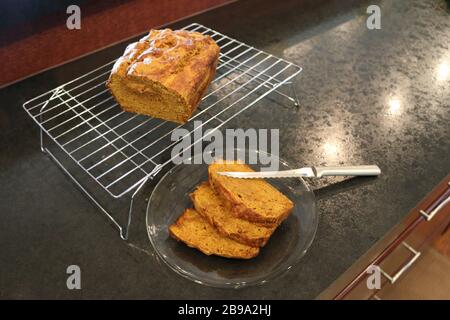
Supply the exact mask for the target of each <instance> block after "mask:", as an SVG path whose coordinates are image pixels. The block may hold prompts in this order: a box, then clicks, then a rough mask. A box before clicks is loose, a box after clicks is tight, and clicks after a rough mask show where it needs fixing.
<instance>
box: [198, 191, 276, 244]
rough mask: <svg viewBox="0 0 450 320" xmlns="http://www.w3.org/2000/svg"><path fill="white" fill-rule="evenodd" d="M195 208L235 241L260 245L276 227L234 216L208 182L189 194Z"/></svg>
mask: <svg viewBox="0 0 450 320" xmlns="http://www.w3.org/2000/svg"><path fill="white" fill-rule="evenodd" d="M191 199H192V202H193V203H194V207H195V210H197V212H198V213H199V214H200V215H201V216H202V217H203V218H205V219H206V220H207V221H208V222H209V223H210V224H211V225H213V226H214V227H215V228H216V229H217V231H219V233H220V234H222V235H223V236H226V237H229V238H231V239H233V240H236V241H237V242H240V243H243V244H246V245H249V246H253V247H262V246H264V245H265V244H266V243H267V240H269V238H270V236H271V235H272V233H273V232H274V231H275V229H276V227H264V226H260V225H256V224H254V223H252V222H250V221H247V220H244V219H240V218H237V217H235V216H234V215H233V214H232V213H231V211H230V209H229V208H228V207H227V206H226V205H225V204H224V203H223V200H222V199H221V198H220V197H219V196H218V195H217V194H216V193H215V192H214V190H213V189H212V188H211V187H210V185H209V183H208V182H204V183H202V184H200V185H199V186H198V187H197V189H196V190H195V191H194V192H193V193H192V194H191Z"/></svg>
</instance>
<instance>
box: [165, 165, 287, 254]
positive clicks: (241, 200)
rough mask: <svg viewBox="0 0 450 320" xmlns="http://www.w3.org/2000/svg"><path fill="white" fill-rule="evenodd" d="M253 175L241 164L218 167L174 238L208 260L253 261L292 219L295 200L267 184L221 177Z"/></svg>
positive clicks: (176, 225) (174, 226) (202, 186)
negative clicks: (232, 173)
mask: <svg viewBox="0 0 450 320" xmlns="http://www.w3.org/2000/svg"><path fill="white" fill-rule="evenodd" d="M225 171H253V170H252V169H251V168H250V167H249V166H247V165H245V164H242V163H238V162H215V163H213V164H211V165H210V166H209V168H208V176H209V178H208V181H205V182H202V183H201V184H200V185H198V186H197V188H196V190H195V191H194V192H193V193H192V194H191V199H192V202H193V204H194V208H193V209H192V208H189V209H186V210H185V211H184V212H183V214H181V216H180V217H179V218H178V219H177V221H176V222H175V223H174V224H172V225H171V226H170V227H169V233H170V235H171V236H172V237H173V238H175V239H177V240H179V241H182V242H184V243H186V244H187V245H188V246H190V247H193V248H196V249H198V250H200V251H201V252H203V253H205V254H207V255H218V256H222V257H227V258H236V259H250V258H253V257H255V256H257V255H258V254H259V251H260V248H261V247H263V246H264V245H265V244H266V243H267V241H268V240H269V238H270V236H271V235H272V233H273V232H274V231H275V229H276V228H277V227H278V226H279V225H280V223H281V222H282V221H283V220H284V219H286V218H287V216H288V215H289V214H290V213H291V211H292V208H293V207H294V205H293V203H292V201H291V200H289V199H288V198H287V197H286V196H285V195H284V194H282V193H281V192H280V191H278V190H277V189H276V188H275V187H273V186H272V185H271V184H269V183H268V182H266V181H265V180H263V179H236V178H231V177H226V176H223V175H220V174H218V172H225Z"/></svg>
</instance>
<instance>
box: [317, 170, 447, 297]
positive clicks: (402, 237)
mask: <svg viewBox="0 0 450 320" xmlns="http://www.w3.org/2000/svg"><path fill="white" fill-rule="evenodd" d="M449 197H450V175H448V176H447V177H446V178H445V179H444V180H443V181H442V182H441V183H440V184H439V185H438V186H437V187H436V188H435V189H433V191H432V192H430V193H429V194H428V195H427V196H426V197H425V198H424V199H423V200H422V201H421V202H420V203H419V204H418V205H417V206H416V207H415V208H414V209H413V210H411V212H410V213H409V214H408V215H407V217H406V218H405V219H404V220H403V221H402V222H401V223H399V224H398V225H397V226H395V227H394V228H393V229H392V230H391V231H390V232H389V233H388V234H387V235H386V236H385V237H383V238H382V239H381V240H380V241H378V242H377V243H376V244H375V245H374V246H373V247H372V248H371V249H369V251H368V252H367V253H366V254H365V255H364V256H363V257H361V258H360V259H359V260H358V261H357V262H356V263H355V264H354V265H352V266H351V267H350V268H349V269H348V270H347V271H346V272H345V273H344V274H343V275H342V276H341V277H339V278H338V279H337V280H336V281H335V282H334V283H333V284H332V285H331V286H330V287H329V288H327V289H326V290H325V291H324V292H323V293H322V294H321V295H319V297H318V299H338V300H339V299H382V298H383V297H384V298H386V299H387V298H392V299H394V298H395V296H397V295H398V293H399V292H400V291H401V290H400V289H401V287H399V288H400V289H399V290H397V291H395V292H396V293H395V294H394V289H393V288H395V286H396V284H398V283H400V282H401V283H402V285H404V283H407V281H406V280H402V279H404V278H405V277H406V275H407V274H409V273H410V272H411V270H412V269H414V268H415V266H417V264H418V263H420V267H419V270H426V269H427V268H426V266H427V263H428V264H430V263H431V264H433V266H434V267H435V269H434V271H433V272H438V270H441V269H442V268H443V267H444V265H442V263H441V262H442V261H445V260H446V259H439V258H436V257H435V256H436V255H435V254H434V253H429V250H430V243H432V242H433V241H434V240H435V239H436V238H438V237H439V236H441V235H443V233H444V231H445V230H446V229H448V225H449V223H450V200H449V199H450V198H449ZM425 253H426V254H425ZM425 257H426V258H427V260H425ZM430 259H431V260H430ZM436 259H438V260H439V263H438V262H436V261H437V260H436ZM424 260H425V262H424ZM440 260H442V261H440ZM427 261H428V262H427ZM430 261H431V262H430ZM424 263H425V264H424ZM444 263H445V262H444ZM445 267H447V266H445ZM374 270H375V271H374ZM371 272H372V274H373V273H376V272H378V274H380V275H381V277H379V283H374V282H373V279H374V278H373V277H371V275H372V274H371ZM421 272H423V271H421ZM447 273H448V272H447ZM414 278H416V279H417V278H418V274H416V276H415V277H414ZM447 278H448V277H447ZM406 286H407V284H406ZM398 298H401V297H398ZM405 298H406V297H405Z"/></svg>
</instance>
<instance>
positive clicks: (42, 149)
mask: <svg viewBox="0 0 450 320" xmlns="http://www.w3.org/2000/svg"><path fill="white" fill-rule="evenodd" d="M63 88H64V87H57V88H56V89H55V91H54V92H53V93H52V95H51V96H50V98H49V99H48V100H47V101H46V102H45V103H44V104H43V106H42V107H41V109H40V110H39V123H42V113H43V112H44V109H45V108H46V107H47V105H48V103H49V102H50V101H51V100H53V99H55V98H56V97H57V96H58V94H59V93H60V92H61V90H63ZM39 140H40V143H41V151H42V152H43V153H45V154H47V149H46V148H45V147H44V130H43V129H42V127H41V126H40V129H39Z"/></svg>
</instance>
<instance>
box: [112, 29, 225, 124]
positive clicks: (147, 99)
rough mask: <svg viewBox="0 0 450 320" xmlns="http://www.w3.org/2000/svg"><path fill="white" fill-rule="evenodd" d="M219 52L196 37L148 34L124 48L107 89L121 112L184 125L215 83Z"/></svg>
mask: <svg viewBox="0 0 450 320" xmlns="http://www.w3.org/2000/svg"><path fill="white" fill-rule="evenodd" d="M219 51H220V49H219V46H218V45H217V44H216V43H215V41H214V40H213V39H212V38H211V37H209V36H206V35H203V34H201V33H198V32H191V31H184V30H177V31H172V30H170V29H164V30H151V31H150V33H149V34H148V35H147V36H145V37H144V38H142V39H141V40H139V41H138V42H135V43H132V44H130V45H129V46H128V47H127V48H126V50H125V52H124V54H123V56H122V57H120V58H119V59H118V60H117V61H116V63H115V64H114V67H113V69H112V71H111V75H110V77H109V79H108V81H107V86H108V87H109V89H110V91H111V93H112V94H113V96H114V97H115V99H116V100H117V102H118V103H119V104H120V106H121V107H122V109H123V110H125V111H130V112H135V113H139V114H144V115H149V116H152V117H155V118H160V119H164V120H168V121H173V122H178V123H185V122H186V121H187V120H188V119H189V118H190V117H191V115H192V114H193V113H194V111H195V110H196V108H197V105H198V104H199V102H200V100H201V98H202V96H203V94H204V92H205V90H206V88H207V87H208V85H209V83H210V82H211V80H212V79H213V78H214V74H215V71H216V66H217V61H218V58H219Z"/></svg>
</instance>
